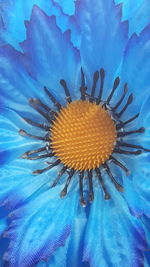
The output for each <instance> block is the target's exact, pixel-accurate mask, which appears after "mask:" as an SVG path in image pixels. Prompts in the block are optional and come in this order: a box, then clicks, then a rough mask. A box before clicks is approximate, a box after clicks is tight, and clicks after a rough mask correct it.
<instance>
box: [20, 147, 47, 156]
mask: <svg viewBox="0 0 150 267" xmlns="http://www.w3.org/2000/svg"><path fill="white" fill-rule="evenodd" d="M46 149H47V146H44V147H40V148H38V149H35V150H29V151H27V152H25V153H24V154H22V156H21V158H23V159H26V158H28V156H29V155H32V154H36V153H39V152H42V151H45V150H46Z"/></svg>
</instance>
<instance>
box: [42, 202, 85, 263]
mask: <svg viewBox="0 0 150 267" xmlns="http://www.w3.org/2000/svg"><path fill="white" fill-rule="evenodd" d="M86 223H87V218H86V214H85V210H84V209H83V208H82V207H81V206H80V205H79V206H78V211H77V213H76V216H75V219H74V222H73V225H72V229H71V233H70V236H69V238H68V239H67V241H66V243H65V246H64V247H61V248H59V249H57V251H56V252H55V254H54V255H53V256H52V257H51V258H50V260H49V261H48V263H39V264H38V265H37V266H38V267H41V266H42V267H46V266H47V267H57V266H60V267H61V266H62V267H69V266H72V267H76V266H80V267H89V264H87V263H85V262H82V253H83V235H84V231H85V225H86Z"/></svg>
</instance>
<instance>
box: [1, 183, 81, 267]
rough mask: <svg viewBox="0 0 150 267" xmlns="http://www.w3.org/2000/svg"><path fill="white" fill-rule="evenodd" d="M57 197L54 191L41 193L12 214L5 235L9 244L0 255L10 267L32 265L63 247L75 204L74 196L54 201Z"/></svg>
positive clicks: (75, 195) (56, 190) (74, 210)
mask: <svg viewBox="0 0 150 267" xmlns="http://www.w3.org/2000/svg"><path fill="white" fill-rule="evenodd" d="M59 189H61V188H59ZM57 194H58V189H53V190H51V192H50V191H49V190H48V191H45V192H43V193H42V194H40V195H39V196H38V197H37V198H35V199H34V200H33V201H30V202H28V204H27V205H25V206H23V207H21V208H19V209H18V210H15V211H14V212H13V213H12V215H11V220H12V223H11V225H10V227H9V229H8V231H7V232H5V236H7V237H9V238H10V239H11V242H10V245H9V249H8V251H7V253H5V255H4V259H5V260H6V261H10V264H11V266H15V267H17V266H18V267H20V265H21V266H23V267H24V266H30V265H34V264H36V263H38V262H39V261H40V260H43V259H47V258H48V257H49V256H51V255H53V253H54V251H55V250H56V249H57V248H58V247H60V246H63V245H64V243H65V241H66V239H67V238H68V236H69V234H70V231H71V227H72V222H73V220H74V217H75V214H76V209H77V203H78V201H77V194H76V193H74V194H72V195H71V196H70V197H69V195H67V197H66V198H65V199H63V200H62V199H61V198H59V199H58V196H57ZM64 211H65V212H64ZM60 218H61V219H60ZM49 225H50V227H49Z"/></svg>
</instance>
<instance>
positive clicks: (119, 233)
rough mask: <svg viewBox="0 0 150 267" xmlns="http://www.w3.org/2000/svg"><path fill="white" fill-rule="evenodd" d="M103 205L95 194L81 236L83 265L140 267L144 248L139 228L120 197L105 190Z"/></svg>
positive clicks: (95, 266)
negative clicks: (105, 196)
mask: <svg viewBox="0 0 150 267" xmlns="http://www.w3.org/2000/svg"><path fill="white" fill-rule="evenodd" d="M109 191H110V192H111V197H112V200H110V201H106V200H104V199H103V196H102V195H101V194H100V193H99V192H98V191H97V190H95V201H94V202H93V204H92V206H91V212H90V216H89V221H88V224H87V230H86V235H85V241H84V243H85V248H84V257H83V259H84V261H88V262H89V263H90V266H91V267H97V266H99V263H101V265H102V266H103V267H107V266H115V267H119V266H124V267H129V266H135V267H138V266H142V265H143V260H144V256H143V250H144V249H146V248H147V243H146V240H145V234H144V231H143V228H142V224H141V223H140V221H138V219H136V218H135V217H133V216H132V215H131V214H130V212H129V210H128V208H127V205H126V203H125V201H124V200H123V198H122V197H121V196H120V193H118V192H116V190H112V188H111V187H110V188H109Z"/></svg>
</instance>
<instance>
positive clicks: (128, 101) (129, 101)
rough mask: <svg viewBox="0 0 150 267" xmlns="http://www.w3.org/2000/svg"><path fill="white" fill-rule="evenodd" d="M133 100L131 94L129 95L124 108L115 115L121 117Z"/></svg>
mask: <svg viewBox="0 0 150 267" xmlns="http://www.w3.org/2000/svg"><path fill="white" fill-rule="evenodd" d="M132 100H133V94H131V95H129V97H128V100H127V103H126V104H125V106H124V107H123V109H122V110H121V111H120V112H119V113H118V114H117V116H118V117H121V116H122V114H123V113H124V112H125V110H126V109H127V107H128V106H129V105H130V104H131V103H132Z"/></svg>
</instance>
